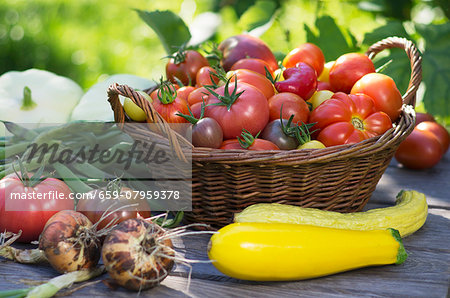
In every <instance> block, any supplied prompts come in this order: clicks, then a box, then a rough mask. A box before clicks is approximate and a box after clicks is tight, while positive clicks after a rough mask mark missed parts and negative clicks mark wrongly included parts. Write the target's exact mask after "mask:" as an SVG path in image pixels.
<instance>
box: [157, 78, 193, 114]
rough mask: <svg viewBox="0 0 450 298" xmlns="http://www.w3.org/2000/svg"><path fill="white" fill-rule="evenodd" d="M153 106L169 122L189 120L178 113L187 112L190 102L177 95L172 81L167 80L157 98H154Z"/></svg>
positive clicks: (159, 90)
mask: <svg viewBox="0 0 450 298" xmlns="http://www.w3.org/2000/svg"><path fill="white" fill-rule="evenodd" d="M153 107H154V108H155V110H156V111H157V112H158V113H159V114H160V115H161V117H163V118H164V120H166V121H167V122H168V123H187V120H186V119H184V118H182V117H180V116H178V115H177V113H182V114H187V113H188V112H189V110H188V103H187V101H186V100H184V99H183V98H181V97H180V96H178V95H177V91H176V90H175V88H174V87H173V85H172V84H171V83H168V82H165V83H163V84H162V85H161V87H160V88H159V89H158V91H157V98H155V99H154V100H153Z"/></svg>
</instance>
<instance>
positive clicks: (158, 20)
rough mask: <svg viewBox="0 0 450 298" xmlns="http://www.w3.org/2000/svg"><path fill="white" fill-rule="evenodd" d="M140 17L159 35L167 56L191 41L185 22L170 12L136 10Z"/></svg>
mask: <svg viewBox="0 0 450 298" xmlns="http://www.w3.org/2000/svg"><path fill="white" fill-rule="evenodd" d="M136 11H137V13H138V14H139V17H140V18H141V19H142V20H143V21H144V22H145V23H146V24H147V25H149V26H150V27H151V28H152V29H153V31H155V33H156V34H157V35H158V37H159V40H160V41H161V43H162V45H163V46H164V49H165V50H166V52H167V54H172V53H174V52H176V51H177V49H178V48H179V47H181V46H182V45H183V44H186V43H187V42H188V41H189V40H190V39H191V33H190V32H189V28H188V27H187V26H186V24H185V23H184V21H183V20H182V19H181V18H180V17H179V16H178V15H176V14H175V13H173V12H171V11H169V10H164V11H160V10H155V11H143V10H139V9H136Z"/></svg>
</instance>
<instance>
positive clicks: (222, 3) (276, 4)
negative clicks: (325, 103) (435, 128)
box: [0, 0, 450, 125]
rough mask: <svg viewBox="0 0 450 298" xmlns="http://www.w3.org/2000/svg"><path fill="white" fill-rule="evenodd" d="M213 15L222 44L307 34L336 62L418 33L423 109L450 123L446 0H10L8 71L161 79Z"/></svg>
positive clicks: (3, 36) (4, 24)
mask: <svg viewBox="0 0 450 298" xmlns="http://www.w3.org/2000/svg"><path fill="white" fill-rule="evenodd" d="M157 10H159V11H160V12H156V11H157ZM171 12H173V13H171ZM208 13H209V14H210V15H211V14H212V15H213V16H215V17H216V18H217V19H220V25H219V26H218V27H217V28H214V32H213V34H212V35H210V34H209V35H205V36H206V37H207V38H208V39H210V40H212V41H216V42H220V41H221V40H223V39H225V38H226V37H229V36H231V35H233V34H239V33H242V32H248V31H250V32H251V33H252V34H256V35H259V36H260V37H261V38H262V39H263V40H264V41H265V42H266V43H267V44H268V45H269V46H270V48H271V49H272V50H273V51H274V52H275V53H276V56H277V57H279V58H280V59H281V58H282V57H283V56H284V55H285V54H286V53H287V52H289V51H290V50H291V49H293V48H295V47H296V46H297V45H299V44H301V43H303V42H307V41H308V42H313V43H315V44H317V45H318V46H319V47H321V49H322V50H323V52H324V54H325V57H326V59H327V61H330V60H334V59H336V58H337V57H338V56H339V55H341V54H343V53H347V52H364V51H365V50H366V49H367V48H368V47H369V46H370V45H371V44H373V43H374V42H376V41H379V40H381V39H383V38H385V37H388V36H393V35H396V36H402V37H406V38H408V39H410V40H413V41H414V42H415V43H416V45H417V46H418V48H419V49H420V51H421V52H422V54H423V82H424V84H423V85H424V86H423V88H421V92H420V96H419V102H418V110H427V111H429V112H431V113H432V114H434V115H435V116H437V117H438V119H439V120H440V121H441V122H443V123H446V124H447V125H450V96H449V95H450V94H449V92H450V91H449V83H450V82H449V78H450V66H449V65H450V63H449V60H450V58H449V53H450V25H449V22H448V17H449V8H448V1H445V0H428V1H419V0H397V1H389V0H366V1H356V0H353V1H350V0H349V1H338V0H327V1H315V0H314V1H313V0H240V1H238V0H172V1H150V0H135V1H132V2H129V1H124V0H98V1H90V0H80V1H68V0H35V1H28V0H3V1H2V5H0V74H1V73H3V72H6V71H9V70H24V69H27V68H31V67H36V68H42V69H47V70H50V71H53V72H55V73H57V74H60V75H64V76H68V77H70V78H72V79H74V80H75V81H76V82H78V83H79V84H80V85H81V86H82V87H83V88H85V89H87V88H89V87H90V86H91V85H92V84H94V83H95V82H97V81H98V80H100V79H102V78H104V77H105V76H106V75H111V74H116V73H131V74H135V75H139V76H143V77H147V78H150V79H155V80H157V79H158V78H159V77H160V76H161V75H162V74H164V66H165V60H164V58H163V57H164V56H167V55H168V53H170V52H172V50H171V49H173V46H179V45H181V44H182V43H183V42H186V41H188V40H189V38H190V37H191V33H193V28H192V26H194V24H195V21H196V20H197V19H198V18H197V17H199V16H201V15H205V14H208ZM203 26H204V25H203ZM205 27H208V23H207V24H206V26H205ZM196 29H199V28H198V26H197V28H196ZM200 29H202V25H201V26H200ZM391 60H392V63H390V64H389V65H388V67H387V68H386V69H385V70H384V73H386V74H388V75H390V76H392V77H393V78H394V80H395V81H396V83H397V85H398V87H399V89H400V90H401V91H402V92H403V91H405V90H406V88H407V85H408V82H409V76H410V67H409V61H408V59H407V57H406V55H405V54H404V53H403V52H402V51H401V50H392V51H383V53H380V54H379V55H378V56H377V58H376V61H375V63H376V66H377V67H378V66H381V65H383V64H385V63H386V62H387V61H391ZM422 98H423V101H420V99H422Z"/></svg>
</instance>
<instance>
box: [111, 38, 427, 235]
mask: <svg viewBox="0 0 450 298" xmlns="http://www.w3.org/2000/svg"><path fill="white" fill-rule="evenodd" d="M389 48H402V49H404V50H405V52H406V54H407V55H408V58H409V59H410V61H411V79H410V83H409V86H408V89H407V91H406V93H405V94H404V95H403V102H404V105H403V108H402V113H401V116H400V118H399V120H398V122H397V123H396V124H395V125H394V127H393V128H392V129H390V130H388V131H387V132H386V133H384V134H383V135H381V136H379V137H374V138H371V139H368V140H365V141H363V142H360V143H357V144H353V145H341V146H334V147H328V148H325V149H320V150H291V151H281V150H280V151H245V150H233V151H231V150H219V149H207V148H193V150H192V171H193V172H192V212H188V213H187V214H186V220H187V221H188V222H196V223H206V224H209V225H211V227H213V228H220V227H222V226H224V225H226V224H228V223H230V222H231V221H232V217H233V214H234V213H236V212H239V211H241V210H243V209H244V208H245V207H247V206H249V205H252V204H255V203H261V202H264V203H283V204H291V205H297V206H304V207H315V208H320V209H324V210H333V211H339V212H354V211H359V210H361V209H362V208H363V207H364V205H365V204H366V203H367V201H368V200H369V198H370V196H371V195H372V192H373V191H374V190H375V187H376V185H377V183H378V181H379V179H380V178H381V176H382V174H383V173H384V171H385V169H386V167H387V166H388V164H389V163H390V161H391V159H392V157H393V156H394V153H395V151H396V149H397V147H398V146H399V144H400V142H401V141H403V140H404V139H405V138H406V136H407V135H408V134H409V133H410V132H411V131H412V129H413V127H414V121H415V113H414V109H413V108H414V105H415V95H416V91H417V88H418V86H419V83H420V81H421V57H420V54H419V52H418V50H417V49H416V47H415V46H414V44H413V43H412V42H411V41H408V40H406V39H404V38H398V37H389V38H387V39H384V40H382V41H380V42H378V43H376V44H374V45H372V46H371V47H370V48H369V50H368V51H367V53H366V55H368V56H369V57H370V58H371V59H372V58H373V57H374V56H375V55H376V54H377V53H378V52H380V51H382V50H384V49H389ZM118 95H122V96H125V97H129V98H130V99H131V100H132V101H133V102H134V103H136V104H137V105H138V106H139V107H141V108H142V109H143V110H144V111H145V113H146V114H147V115H148V121H149V122H151V123H157V124H158V125H159V126H160V127H161V129H163V130H166V131H168V132H169V139H170V144H171V146H172V148H173V149H174V150H175V151H176V152H179V151H180V150H179V148H180V142H186V140H184V139H183V138H182V137H180V136H179V135H178V134H177V133H175V132H173V131H172V130H171V129H170V128H169V127H168V125H167V123H166V122H165V121H164V120H163V119H162V118H161V116H160V115H159V114H158V113H157V112H156V111H155V110H154V109H153V107H152V106H151V104H150V103H149V102H148V101H147V100H146V99H144V97H143V96H142V95H141V94H139V93H138V92H136V91H134V90H133V89H132V88H130V87H128V86H125V85H118V84H113V85H111V86H110V87H109V89H108V96H109V102H110V104H111V107H112V109H113V111H114V116H115V121H116V123H118V124H119V126H120V127H121V128H122V129H124V128H125V127H126V126H123V125H120V124H122V123H124V122H128V121H130V120H129V119H128V118H127V117H126V115H125V113H124V110H123V107H122V105H121V104H120V101H119V97H118ZM124 130H125V129H124ZM125 131H126V130H125ZM126 132H127V133H128V134H130V135H131V136H132V137H133V138H134V139H137V140H146V139H147V140H148V139H149V138H151V137H152V133H151V132H150V131H148V130H145V129H142V130H132V131H126ZM179 155H180V157H183V155H182V153H179Z"/></svg>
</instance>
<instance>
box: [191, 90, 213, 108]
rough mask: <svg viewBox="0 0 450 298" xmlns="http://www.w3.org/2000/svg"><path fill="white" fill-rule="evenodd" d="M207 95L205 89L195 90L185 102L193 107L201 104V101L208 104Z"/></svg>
mask: <svg viewBox="0 0 450 298" xmlns="http://www.w3.org/2000/svg"><path fill="white" fill-rule="evenodd" d="M209 94H210V93H209V91H208V90H207V89H206V88H205V87H200V88H197V89H195V90H194V91H192V92H191V93H190V94H189V96H188V98H187V102H188V104H189V106H193V105H194V104H196V103H202V102H203V101H205V103H208V97H209Z"/></svg>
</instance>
